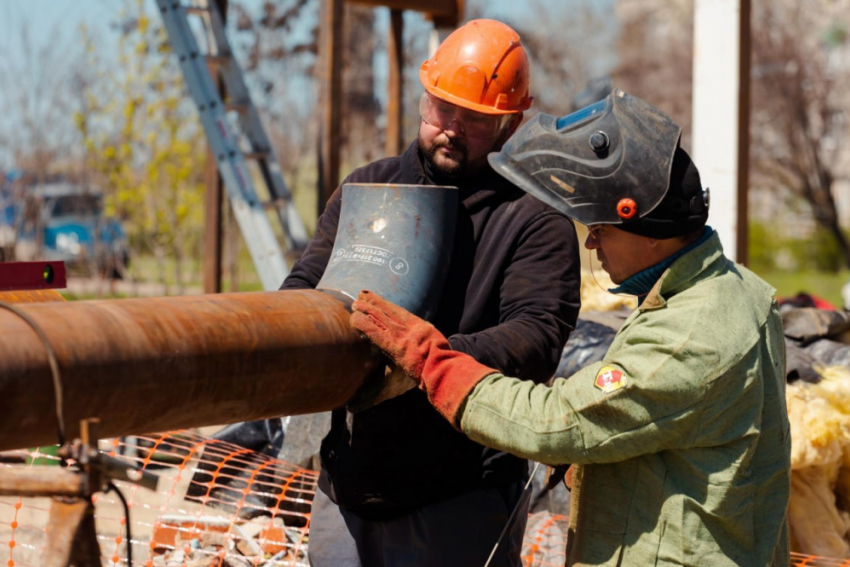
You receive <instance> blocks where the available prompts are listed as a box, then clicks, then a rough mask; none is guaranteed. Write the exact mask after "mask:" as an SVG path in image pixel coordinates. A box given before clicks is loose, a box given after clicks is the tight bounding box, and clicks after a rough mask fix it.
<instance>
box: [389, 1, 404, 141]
mask: <svg viewBox="0 0 850 567" xmlns="http://www.w3.org/2000/svg"><path fill="white" fill-rule="evenodd" d="M387 55H388V56H389V60H390V73H389V80H388V81H387V131H386V138H387V139H386V151H385V153H386V155H387V156H397V155H399V154H400V153H401V151H402V148H403V147H404V144H403V141H402V127H401V125H402V124H403V122H402V121H403V117H404V111H403V105H402V100H403V98H404V12H402V11H401V10H390V33H389V45H388V49H387Z"/></svg>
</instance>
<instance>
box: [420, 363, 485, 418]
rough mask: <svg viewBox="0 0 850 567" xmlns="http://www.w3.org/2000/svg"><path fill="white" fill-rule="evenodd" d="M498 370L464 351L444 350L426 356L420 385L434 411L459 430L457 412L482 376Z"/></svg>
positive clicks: (458, 414) (458, 415)
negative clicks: (427, 357) (426, 359)
mask: <svg viewBox="0 0 850 567" xmlns="http://www.w3.org/2000/svg"><path fill="white" fill-rule="evenodd" d="M498 373H499V371H498V370H495V369H493V368H490V367H488V366H485V365H483V364H481V363H480V362H477V361H476V360H475V359H474V358H472V357H471V356H469V355H468V354H463V353H461V352H457V351H449V350H446V351H441V352H439V354H438V355H436V356H435V355H432V356H431V357H429V359H428V361H427V362H426V364H425V367H424V368H423V370H422V383H421V385H420V387H421V388H422V389H423V390H425V392H426V394H427V395H428V399H429V400H430V401H431V404H432V405H433V406H434V407H435V408H436V410H437V411H438V412H440V414H442V416H443V417H445V418H446V419H447V420H449V423H451V424H452V425H453V426H454V427H455V428H456V429H458V430H460V418H461V415H460V413H461V409H462V408H463V406H464V403H465V402H466V398H467V397H469V394H470V393H471V392H472V390H473V389H475V386H477V385H478V383H479V382H481V381H482V380H483V379H484V378H486V377H487V376H490V375H492V374H498Z"/></svg>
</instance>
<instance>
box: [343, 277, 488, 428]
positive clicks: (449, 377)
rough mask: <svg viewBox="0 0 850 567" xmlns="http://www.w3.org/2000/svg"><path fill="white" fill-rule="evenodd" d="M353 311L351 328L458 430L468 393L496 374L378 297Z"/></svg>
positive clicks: (366, 295) (369, 296) (365, 296)
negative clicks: (401, 373)
mask: <svg viewBox="0 0 850 567" xmlns="http://www.w3.org/2000/svg"><path fill="white" fill-rule="evenodd" d="M351 309H352V313H351V326H352V327H354V328H355V329H357V330H359V331H361V332H362V333H363V334H365V335H366V336H367V337H368V338H369V340H370V341H372V342H373V343H374V344H375V346H377V347H378V348H379V349H381V350H382V351H383V352H384V354H386V355H387V357H389V358H390V359H391V360H392V361H393V362H394V363H395V364H396V365H397V366H398V367H399V368H401V369H402V370H403V371H404V372H406V373H407V374H408V375H409V376H411V377H412V378H413V379H414V380H416V381H417V382H419V388H420V389H421V390H424V391H425V393H426V394H427V395H428V399H429V400H430V401H431V404H432V405H433V406H434V407H435V408H436V409H437V411H438V412H440V413H441V414H442V415H443V416H444V417H445V418H446V419H448V420H449V422H450V423H451V424H452V425H454V426H455V427H458V426H459V425H460V424H459V421H460V416H459V415H458V414H459V413H460V410H461V408H462V407H463V403H464V402H465V401H466V398H467V396H468V395H469V393H470V392H471V391H472V390H473V388H475V386H476V385H477V384H478V383H479V382H480V381H481V380H483V379H484V378H486V377H487V376H489V375H491V374H496V373H497V372H498V371H497V370H494V369H492V368H489V367H487V366H484V365H483V364H481V363H479V362H476V361H475V359H474V358H472V357H471V356H469V355H467V354H463V353H461V352H457V351H453V350H452V348H451V346H449V341H448V340H446V337H444V336H443V335H442V334H441V333H440V332H439V331H438V330H437V329H435V328H434V325H432V324H431V323H428V322H427V321H424V320H422V319H420V318H419V317H417V316H416V315H413V314H412V313H410V312H409V311H406V310H404V309H403V308H401V307H399V306H397V305H394V304H392V303H390V302H389V301H387V300H386V299H384V298H382V297H381V296H379V295H378V294H376V293H373V292H371V291H367V290H364V291H361V292H360V294H359V295H358V296H357V300H356V301H355V302H354V303H353V304H352V305H351Z"/></svg>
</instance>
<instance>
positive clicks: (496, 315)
mask: <svg viewBox="0 0 850 567" xmlns="http://www.w3.org/2000/svg"><path fill="white" fill-rule="evenodd" d="M420 79H421V81H422V84H423V86H424V87H425V92H424V93H423V95H422V98H421V99H420V104H419V112H420V116H421V119H422V120H421V123H420V127H419V136H418V138H417V140H415V141H414V142H413V143H412V144H411V145H410V146H409V147H408V149H407V150H406V151H405V152H404V153H403V154H402V155H401V156H397V157H391V158H387V159H384V160H380V161H378V162H375V163H372V164H369V165H367V166H365V167H362V168H359V169H357V170H355V171H354V172H352V173H351V174H350V175H349V176H348V177H347V178H346V180H345V181H344V182H343V183H396V184H416V185H452V186H456V187H458V189H459V197H460V204H459V206H458V217H457V225H456V226H457V228H456V234H455V240H454V245H453V250H452V260H451V265H450V267H449V270H448V276H447V279H446V284H445V288H444V291H443V295H442V298H441V301H440V304H439V306H438V308H437V310H436V315H435V316H434V318H433V323H434V325H435V326H436V327H437V328H438V329H440V331H441V332H442V333H443V334H445V335H446V336H448V337H449V339H448V340H449V342H450V344H451V346H452V348H453V349H455V350H457V351H461V352H464V353H467V354H469V355H471V356H473V357H474V358H475V359H476V360H478V361H479V362H480V363H482V364H486V365H488V366H491V367H494V368H498V369H499V370H500V371H502V372H505V373H506V374H510V375H514V376H519V377H520V378H522V379H525V380H532V381H535V382H543V381H546V380H548V379H549V378H550V377H551V376H552V374H553V373H554V371H555V369H556V367H557V364H558V360H559V356H560V352H561V349H562V347H563V345H564V343H565V342H566V340H567V337H568V336H569V333H570V331H572V329H573V328H574V326H575V322H576V318H577V316H578V309H579V288H580V285H579V281H580V276H579V258H578V242H577V238H576V234H575V228H574V226H573V224H572V222H571V221H570V220H569V219H568V218H567V217H566V216H565V215H563V214H562V213H559V212H558V211H556V210H554V209H553V208H550V207H549V206H548V205H545V204H543V203H542V202H540V201H538V200H536V199H534V198H532V197H531V196H529V195H526V194H525V193H524V192H523V191H521V190H520V189H519V188H517V187H516V186H515V185H513V184H512V183H510V182H509V181H507V180H505V179H504V178H503V177H501V176H500V175H498V174H497V173H496V172H494V171H493V169H491V167H490V165H489V163H488V161H487V154H488V153H490V152H493V151H498V150H499V149H500V148H501V147H502V144H504V142H505V141H506V140H507V139H508V138H509V137H510V136H511V135H512V134H513V133H514V131H515V130H516V128H517V127H518V126H519V123H520V122H521V120H522V115H523V114H522V113H523V111H524V110H526V109H528V108H529V106H530V105H531V100H532V99H531V96H530V95H529V88H528V58H527V56H526V53H525V49H524V48H523V46H522V42H521V41H520V38H519V35H517V33H516V32H515V31H514V30H512V29H511V28H510V27H508V26H506V25H505V24H503V23H500V22H496V21H493V20H474V21H471V22H469V23H467V24H466V25H464V26H463V27H461V28H459V29H458V30H456V31H455V32H454V33H452V34H451V35H450V36H449V37H448V38H446V40H445V41H444V42H443V43H442V45H441V46H440V47H439V49H438V50H437V52H436V53H435V55H434V56H433V57H432V58H431V59H430V60H428V61H426V62H425V63H423V65H422V69H421V72H420ZM341 199H342V197H341V191H339V190H337V191H336V192H335V193H334V195H333V196H332V197H331V199H330V200H329V201H328V204H327V207H326V208H325V212H324V213H323V214H322V216H321V217H320V218H319V220H318V225H317V228H316V235H315V237H314V238H313V240H312V241H311V242H310V245H309V246H308V248H307V250H306V251H305V253H304V256H303V257H302V258H301V259H300V260H299V261H298V262H297V263H296V264H295V266H293V269H292V273H291V275H290V276H289V277H288V278H287V279H286V281H285V282H284V284H283V286H282V289H305V288H313V287H315V286H316V284H317V283H318V282H319V280H320V279H321V277H322V275H323V273H324V271H325V268H326V267H327V265H328V261H329V258H330V254H331V251H332V249H333V244H334V240H335V238H336V233H337V225H338V223H339V214H340V206H341ZM316 379H320V377H316ZM331 421H332V424H331V431H330V432H329V433H328V435H327V436H326V437H325V439H324V440H323V442H322V448H321V458H322V471H321V476H320V480H319V488H320V489H319V490H318V491H317V493H316V497H315V499H314V502H313V512H312V516H311V520H310V560H311V563H312V565H313V567H383V566H387V567H390V566H392V567H399V566H408V565H410V566H412V565H417V566H430V565H433V566H440V567H470V566H475V565H481V566H483V565H484V564H485V563H486V562H487V559H488V556H489V555H490V553H491V551H492V550H493V548H494V545H495V544H496V542H497V540H499V539H500V534H501V533H502V530H503V529H505V530H506V531H505V534H506V535H505V537H504V539H502V540H501V542H500V544H499V546H498V549H497V551H496V553H495V555H494V557H493V559H492V561H491V562H490V565H491V566H492V567H496V566H499V567H518V566H519V565H520V560H519V552H520V547H521V544H522V536H523V531H524V527H525V520H526V517H527V501H525V499H523V498H522V495H523V490H522V489H523V484H524V481H525V480H526V479H527V475H528V466H527V463H526V461H524V460H522V459H519V458H516V457H513V456H511V455H508V454H506V453H503V452H499V451H493V450H490V449H486V448H484V447H483V446H481V445H479V444H477V443H475V442H473V441H471V440H469V439H467V438H466V437H465V436H463V435H462V434H460V433H459V432H458V431H456V430H454V429H453V428H452V427H451V426H450V425H449V424H448V423H447V422H446V421H445V420H443V419H442V418H441V416H440V415H439V413H437V412H436V411H435V410H434V409H433V408H432V407H431V405H430V404H429V403H428V400H427V399H426V397H425V395H424V394H423V393H422V392H421V391H420V390H417V389H412V390H409V391H407V392H406V393H404V394H402V395H400V396H398V397H395V398H392V399H389V400H386V401H384V402H382V403H379V404H377V405H375V406H373V407H371V408H369V409H366V410H362V411H358V412H356V413H354V412H351V411H348V410H346V409H342V410H337V411H335V412H334V413H333V417H332V420H331ZM514 511H515V512H516V513H515V514H513V516H512V514H511V513H512V512H514Z"/></svg>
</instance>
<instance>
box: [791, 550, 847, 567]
mask: <svg viewBox="0 0 850 567" xmlns="http://www.w3.org/2000/svg"><path fill="white" fill-rule="evenodd" d="M791 565H792V567H850V559H837V558H830V557H816V556H814V555H805V554H802V553H792V554H791Z"/></svg>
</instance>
